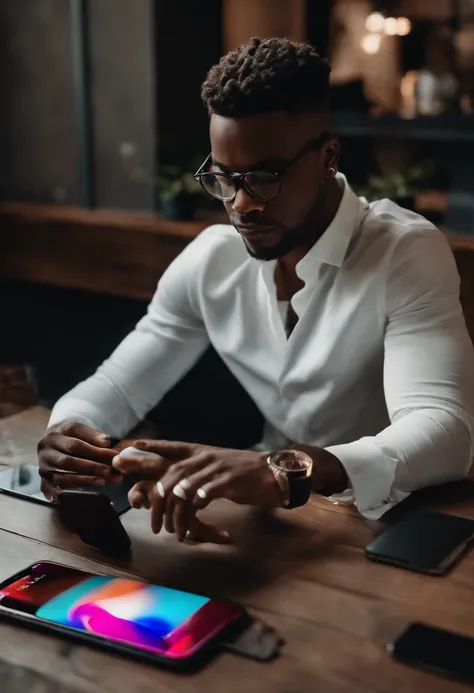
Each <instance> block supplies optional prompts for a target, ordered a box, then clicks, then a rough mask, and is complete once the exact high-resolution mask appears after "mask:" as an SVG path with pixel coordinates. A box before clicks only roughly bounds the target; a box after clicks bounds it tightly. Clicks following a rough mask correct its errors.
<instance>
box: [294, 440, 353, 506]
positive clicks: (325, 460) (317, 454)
mask: <svg viewBox="0 0 474 693" xmlns="http://www.w3.org/2000/svg"><path fill="white" fill-rule="evenodd" d="M290 448H291V449H293V450H301V452H305V453H306V454H307V455H309V456H310V457H311V459H312V460H313V473H312V480H311V481H312V488H313V491H315V492H316V493H320V494H321V495H324V496H331V495H333V494H337V493H343V491H345V490H346V489H347V487H348V486H349V484H350V482H349V477H348V476H347V472H346V470H345V469H344V467H343V465H342V463H341V461H340V460H339V459H338V458H337V457H336V456H335V455H333V454H332V453H331V452H328V451H327V450H324V448H318V447H314V446H312V445H300V444H299V443H298V444H296V445H291V446H290Z"/></svg>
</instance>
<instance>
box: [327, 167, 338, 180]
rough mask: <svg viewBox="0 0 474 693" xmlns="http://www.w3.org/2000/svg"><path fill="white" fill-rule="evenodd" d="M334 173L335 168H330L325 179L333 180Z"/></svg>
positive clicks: (335, 171)
mask: <svg viewBox="0 0 474 693" xmlns="http://www.w3.org/2000/svg"><path fill="white" fill-rule="evenodd" d="M336 173H337V168H335V167H334V166H331V168H330V169H328V172H327V176H326V178H334V176H335V175H336Z"/></svg>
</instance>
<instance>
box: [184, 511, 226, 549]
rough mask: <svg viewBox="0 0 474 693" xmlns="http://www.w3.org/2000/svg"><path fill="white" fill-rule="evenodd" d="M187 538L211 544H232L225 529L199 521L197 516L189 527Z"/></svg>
mask: <svg viewBox="0 0 474 693" xmlns="http://www.w3.org/2000/svg"><path fill="white" fill-rule="evenodd" d="M188 538H189V539H191V541H198V542H209V543H211V544H232V543H233V540H232V538H231V536H230V534H229V532H226V530H225V529H218V528H217V527H214V526H213V525H208V524H206V523H205V522H201V520H200V519H199V518H198V517H195V518H194V519H193V521H192V523H191V527H190V529H189V535H188Z"/></svg>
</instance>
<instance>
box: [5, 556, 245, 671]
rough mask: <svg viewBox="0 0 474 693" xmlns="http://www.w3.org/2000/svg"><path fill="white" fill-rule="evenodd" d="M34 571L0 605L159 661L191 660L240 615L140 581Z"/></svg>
mask: <svg viewBox="0 0 474 693" xmlns="http://www.w3.org/2000/svg"><path fill="white" fill-rule="evenodd" d="M48 566H49V570H48ZM53 566H54V569H52V568H53ZM42 569H43V570H42ZM30 570H31V572H30V573H29V574H28V575H25V576H24V577H22V578H20V579H19V580H16V581H15V582H14V583H12V584H10V585H9V586H7V587H3V588H2V590H1V591H0V605H1V604H2V602H3V605H4V606H6V607H7V608H10V609H12V608H13V609H15V610H17V611H22V612H24V613H25V612H26V613H30V614H34V615H35V616H36V617H37V618H39V619H42V620H45V621H50V622H53V623H57V624H60V625H62V626H66V627H69V628H73V629H76V630H80V631H86V632H88V633H90V634H94V635H97V636H100V637H103V638H107V639H109V640H113V641H115V642H119V643H123V644H127V645H131V646H132V647H135V648H139V649H143V650H147V651H149V652H155V653H156V654H159V655H161V656H166V657H172V658H184V657H187V656H190V655H191V654H193V653H194V652H195V651H196V650H197V649H199V647H200V646H201V645H202V644H204V642H205V641H207V640H209V639H210V638H211V637H212V636H213V635H214V634H216V632H218V631H219V630H221V629H222V628H223V627H224V626H225V625H227V624H228V623H230V622H232V621H234V620H235V619H236V618H238V616H240V615H241V610H240V609H239V608H238V607H236V606H234V605H231V604H228V603H226V602H217V601H214V600H210V599H208V598H207V597H201V596H198V595H195V594H189V593H187V592H180V591H177V590H174V589H169V588H166V587H159V586H157V585H150V584H147V583H143V582H138V581H136V580H128V579H122V578H114V577H103V576H97V575H91V574H88V573H83V572H81V571H77V570H73V569H71V568H66V567H62V566H55V565H54V564H46V563H43V564H37V565H36V566H34V567H33V568H32V569H30Z"/></svg>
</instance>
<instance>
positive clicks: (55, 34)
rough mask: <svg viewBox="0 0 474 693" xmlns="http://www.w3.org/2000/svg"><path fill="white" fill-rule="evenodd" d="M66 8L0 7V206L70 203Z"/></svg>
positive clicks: (45, 0)
mask: <svg viewBox="0 0 474 693" xmlns="http://www.w3.org/2000/svg"><path fill="white" fill-rule="evenodd" d="M68 8H69V4H68V2H66V1H65V0H41V2H38V0H21V2H16V1H15V0H0V103H1V108H0V199H15V200H29V201H37V202H51V201H54V200H56V199H57V200H60V201H63V202H66V203H74V202H75V201H76V196H77V177H76V143H75V119H74V99H73V85H72V68H71V57H70V54H71V45H70V43H71V42H70V31H69V10H68Z"/></svg>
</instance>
